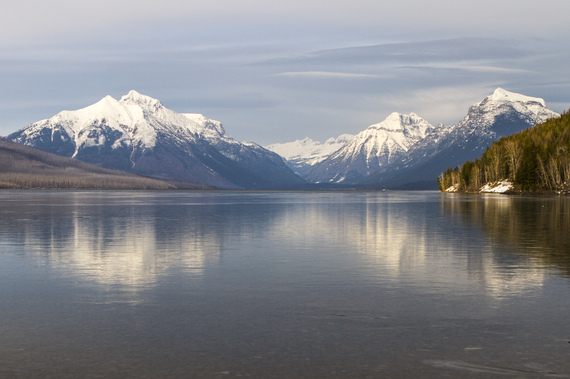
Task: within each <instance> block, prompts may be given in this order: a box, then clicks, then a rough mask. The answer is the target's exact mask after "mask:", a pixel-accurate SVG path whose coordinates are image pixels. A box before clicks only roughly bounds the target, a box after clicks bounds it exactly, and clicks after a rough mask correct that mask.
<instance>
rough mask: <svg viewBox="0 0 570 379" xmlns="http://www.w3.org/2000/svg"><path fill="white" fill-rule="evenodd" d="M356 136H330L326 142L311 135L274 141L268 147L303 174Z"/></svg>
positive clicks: (298, 172)
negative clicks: (310, 136)
mask: <svg viewBox="0 0 570 379" xmlns="http://www.w3.org/2000/svg"><path fill="white" fill-rule="evenodd" d="M353 137H354V136H353V135H352V134H343V135H341V136H339V137H337V138H332V137H331V138H329V139H328V140H326V141H325V143H320V142H319V141H313V140H312V139H310V138H309V137H306V138H305V139H302V140H296V141H293V142H287V143H274V144H272V145H269V146H265V148H266V149H268V150H271V151H273V152H274V153H277V154H279V155H280V156H281V157H283V158H285V163H286V164H287V165H288V166H289V167H291V168H292V169H293V171H295V172H296V173H297V174H299V175H302V174H303V173H304V172H305V171H307V169H308V168H309V167H311V166H313V165H315V164H317V163H319V162H320V161H322V160H323V159H325V158H327V157H328V156H329V155H331V154H332V153H334V152H335V151H337V150H338V149H340V148H342V147H343V146H344V145H346V143H347V142H348V141H350V140H351V139H352V138H353Z"/></svg>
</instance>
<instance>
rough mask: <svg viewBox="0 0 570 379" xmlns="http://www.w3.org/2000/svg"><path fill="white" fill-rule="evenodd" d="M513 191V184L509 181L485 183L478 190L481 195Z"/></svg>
mask: <svg viewBox="0 0 570 379" xmlns="http://www.w3.org/2000/svg"><path fill="white" fill-rule="evenodd" d="M513 189H514V186H513V183H511V182H510V181H509V180H501V181H498V182H492V183H487V184H485V185H484V186H483V187H481V188H480V189H479V192H481V193H506V192H510V191H512V190H513Z"/></svg>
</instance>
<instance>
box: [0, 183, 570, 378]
mask: <svg viewBox="0 0 570 379" xmlns="http://www.w3.org/2000/svg"><path fill="white" fill-rule="evenodd" d="M569 231H570V200H569V199H567V198H559V197H518V196H504V195H492V194H490V195H477V196H473V195H461V194H439V193H435V192H317V193H295V192H293V193H279V192H277V193H274V192H268V193H264V192H73V191H60V192H57V191H2V192H0V320H1V321H2V322H1V324H0V328H1V336H2V338H1V341H0V363H1V364H0V377H2V378H11V377H14V378H16V377H38V378H44V377H54V378H55V377H57V378H61V377H93V378H98V377H105V378H125V377H129V378H131V377H132V378H141V377H149V378H155V377H163V378H164V377H192V378H202V377H203V378H216V377H224V378H227V377H238V376H250V377H258V378H291V377H299V378H313V377H315V378H320V377H323V378H328V377H373V378H383V377H398V378H403V377H408V378H445V377H449V378H456V377H469V378H487V377H509V376H511V377H516V378H540V377H570V363H569V362H570V343H569V342H570V323H569V320H570V317H569V314H570V243H569V242H570V238H569V237H568V232H569Z"/></svg>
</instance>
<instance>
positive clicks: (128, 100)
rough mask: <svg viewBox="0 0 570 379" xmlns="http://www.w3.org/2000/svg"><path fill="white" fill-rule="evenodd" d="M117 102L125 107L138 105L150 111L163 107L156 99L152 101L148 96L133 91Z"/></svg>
mask: <svg viewBox="0 0 570 379" xmlns="http://www.w3.org/2000/svg"><path fill="white" fill-rule="evenodd" d="M119 102H120V103H122V104H127V105H138V106H140V107H142V108H146V109H150V110H157V109H159V108H163V107H164V106H163V105H162V103H161V102H160V101H158V100H157V99H154V98H152V97H150V96H146V95H142V94H140V93H138V92H137V91H135V90H131V91H129V93H128V94H126V95H125V96H123V97H121V100H119Z"/></svg>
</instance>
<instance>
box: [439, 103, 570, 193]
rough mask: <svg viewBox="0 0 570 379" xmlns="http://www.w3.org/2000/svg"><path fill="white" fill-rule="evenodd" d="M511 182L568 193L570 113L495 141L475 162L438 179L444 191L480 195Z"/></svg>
mask: <svg viewBox="0 0 570 379" xmlns="http://www.w3.org/2000/svg"><path fill="white" fill-rule="evenodd" d="M501 180H509V181H511V182H512V183H513V184H514V185H515V188H517V189H518V190H521V191H568V189H569V187H570V110H569V111H566V112H564V113H563V114H562V115H561V116H560V117H558V118H554V119H550V120H547V121H546V122H544V123H542V124H537V125H536V126H534V127H532V128H529V129H526V130H524V131H522V132H519V133H516V134H513V135H510V136H508V137H503V138H501V139H500V140H498V141H496V142H494V143H493V144H492V145H491V146H489V147H488V148H487V150H486V151H485V152H484V153H483V155H482V156H481V158H478V159H475V161H467V162H465V163H464V164H463V165H462V166H461V167H459V166H458V167H455V168H448V169H447V170H446V171H445V172H443V173H442V174H441V175H440V176H439V177H438V178H437V181H438V186H439V189H440V190H441V191H445V190H447V189H448V188H450V187H455V188H456V189H457V190H458V191H462V192H477V191H478V190H479V189H480V188H481V187H482V186H483V185H484V184H485V183H492V182H498V181H501Z"/></svg>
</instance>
